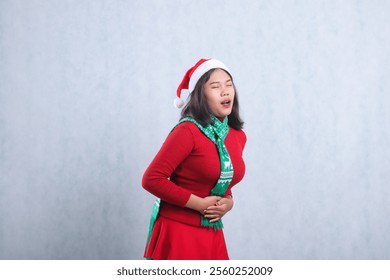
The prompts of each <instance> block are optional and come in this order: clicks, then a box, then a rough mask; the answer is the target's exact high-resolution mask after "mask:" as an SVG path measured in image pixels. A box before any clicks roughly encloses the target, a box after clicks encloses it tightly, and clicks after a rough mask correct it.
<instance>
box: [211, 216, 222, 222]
mask: <svg viewBox="0 0 390 280" xmlns="http://www.w3.org/2000/svg"><path fill="white" fill-rule="evenodd" d="M220 219H221V218H219V217H218V218H215V219H212V220H210V223H214V222H217V221H219V220H220Z"/></svg>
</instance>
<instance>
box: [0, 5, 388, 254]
mask: <svg viewBox="0 0 390 280" xmlns="http://www.w3.org/2000/svg"><path fill="white" fill-rule="evenodd" d="M389 10H390V2H388V1H385V0H383V1H380V0H376V1H372V0H363V1H352V0H346V1H341V0H340V1H328V0H321V1H303V0H301V1H299V0H298V1H282V0H279V1H254V0H253V1H249V0H244V1H234V0H229V1H206V0H202V1H184V0H182V1H181V0H172V1H163V0H160V1H158V0H153V1H141V0H139V1H130V0H129V1H119V0H117V1H108V0H105V1H104V0H99V1H92V0H91V1H77V0H68V1H49V0H43V1H42V0H29V1H27V0H25V1H22V0H12V1H11V0H2V1H1V2H0V213H1V214H0V258H1V259H141V258H142V253H143V246H144V244H145V238H146V234H147V227H148V222H149V215H150V212H151V207H152V204H153V200H154V198H153V196H152V195H150V194H148V193H147V192H145V191H144V190H143V189H142V188H141V186H140V181H141V177H142V174H143V171H144V170H145V168H146V167H147V165H148V164H149V162H150V161H151V159H152V158H153V156H154V154H155V153H156V152H157V150H158V149H159V147H160V145H161V144H162V141H163V140H164V139H165V137H166V135H167V134H168V132H169V130H170V129H171V128H172V127H173V126H174V125H175V123H176V121H177V120H178V117H179V111H178V110H176V109H174V108H173V106H172V102H173V98H174V95H175V90H176V87H177V85H178V83H179V82H180V80H181V78H182V75H183V74H184V72H185V71H186V70H187V68H188V67H190V66H191V65H192V64H193V63H195V62H196V61H197V60H198V59H199V58H201V57H215V58H218V59H221V60H222V61H224V62H225V63H226V64H227V65H228V67H229V68H230V69H231V71H232V72H233V74H234V77H235V82H236V85H237V88H238V91H239V92H238V93H239V96H240V101H241V110H242V115H243V118H244V120H245V122H246V126H245V130H246V133H247V136H248V143H247V147H246V151H245V159H246V164H247V174H246V177H245V179H244V181H243V182H242V183H241V184H239V185H238V186H237V187H235V189H234V196H235V206H234V209H233V211H232V212H230V213H229V214H228V215H227V216H226V217H225V218H224V221H225V235H226V239H227V242H228V247H229V250H230V255H231V258H233V259H388V258H389V257H390V242H389V241H390V234H389V232H390V219H389V218H388V216H389V213H390V190H389V183H388V182H389V181H390V172H389V171H390V170H389V166H390V148H389V142H390V112H389V111H390V110H389V104H390V97H389V94H390V83H389V78H388V77H389V76H390V49H389V45H390V39H389V38H390V36H389V34H390V32H389V31H390V20H389V17H388V11H389Z"/></svg>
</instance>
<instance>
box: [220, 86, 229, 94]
mask: <svg viewBox="0 0 390 280" xmlns="http://www.w3.org/2000/svg"><path fill="white" fill-rule="evenodd" d="M221 96H229V88H228V87H226V86H225V87H223V89H222V91H221Z"/></svg>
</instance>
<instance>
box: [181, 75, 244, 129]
mask: <svg viewBox="0 0 390 280" xmlns="http://www.w3.org/2000/svg"><path fill="white" fill-rule="evenodd" d="M215 70H216V69H211V70H209V71H207V72H206V73H205V74H203V76H202V77H201V78H200V79H199V80H198V82H197V83H196V86H195V88H194V90H193V91H192V92H191V94H190V97H189V98H190V100H189V101H188V103H187V104H186V105H185V107H184V108H183V110H182V111H181V118H185V117H192V118H194V119H195V120H196V121H197V122H199V123H200V124H201V125H202V126H207V125H209V124H211V123H212V119H211V115H212V113H211V111H210V109H209V106H208V105H207V100H206V96H205V93H204V85H205V84H206V83H207V82H208V80H209V79H210V76H211V73H213V72H214V71H215ZM222 70H223V69H222ZM224 71H225V70H224ZM225 72H226V71H225ZM226 73H227V74H228V75H229V77H230V79H231V80H232V82H233V77H232V76H231V75H230V74H229V73H228V72H226ZM233 87H234V91H235V95H234V102H233V108H232V112H231V113H230V115H229V116H228V125H229V126H230V127H232V128H234V129H242V128H243V126H244V122H243V121H242V119H241V117H240V113H239V102H238V96H237V90H236V86H235V85H234V83H233Z"/></svg>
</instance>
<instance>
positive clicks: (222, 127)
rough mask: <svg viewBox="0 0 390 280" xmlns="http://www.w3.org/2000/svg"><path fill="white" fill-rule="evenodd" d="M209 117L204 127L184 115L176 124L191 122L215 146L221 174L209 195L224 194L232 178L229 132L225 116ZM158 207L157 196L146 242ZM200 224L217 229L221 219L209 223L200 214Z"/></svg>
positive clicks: (220, 226)
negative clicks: (226, 141)
mask: <svg viewBox="0 0 390 280" xmlns="http://www.w3.org/2000/svg"><path fill="white" fill-rule="evenodd" d="M211 118H212V124H211V125H207V126H206V127H204V126H202V125H201V124H200V123H198V122H197V121H196V120H194V119H193V118H191V117H186V118H183V119H181V120H180V122H179V123H178V124H177V125H179V124H181V123H183V122H193V123H194V124H196V126H197V127H198V128H199V129H200V130H201V131H202V132H203V134H205V135H206V136H207V138H209V139H210V140H211V141H212V142H213V143H214V144H215V145H216V146H217V149H218V154H219V159H220V163H221V175H220V176H219V179H218V181H217V184H216V185H215V186H214V187H213V188H212V189H211V192H210V195H216V196H224V195H225V192H226V190H227V189H228V187H229V185H230V182H231V181H232V179H233V165H232V162H231V160H230V156H229V152H228V150H227V149H226V146H225V144H224V141H225V138H226V136H227V134H228V132H229V126H228V118H227V117H225V118H224V120H223V121H222V122H221V121H220V120H219V119H217V118H216V117H215V116H211ZM177 125H176V126H177ZM176 126H175V127H176ZM173 129H175V128H173ZM173 129H172V130H173ZM159 208H160V199H159V198H158V199H157V200H156V202H155V203H154V207H153V211H152V216H151V219H150V225H149V234H148V242H147V244H149V240H150V236H151V235H152V230H153V226H154V223H155V221H156V219H157V216H158V212H159ZM200 224H201V225H202V226H205V227H210V228H214V229H215V230H219V229H221V228H223V224H222V221H221V219H220V220H218V221H216V222H214V223H210V220H209V219H207V218H205V217H204V216H201V221H200Z"/></svg>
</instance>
